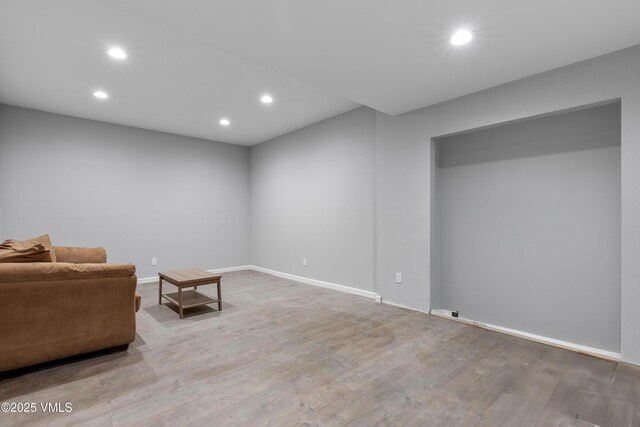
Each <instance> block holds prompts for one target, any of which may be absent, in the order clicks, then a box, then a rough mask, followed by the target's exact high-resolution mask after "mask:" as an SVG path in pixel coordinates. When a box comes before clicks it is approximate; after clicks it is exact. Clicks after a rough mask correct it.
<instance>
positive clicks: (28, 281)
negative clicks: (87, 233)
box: [0, 246, 140, 372]
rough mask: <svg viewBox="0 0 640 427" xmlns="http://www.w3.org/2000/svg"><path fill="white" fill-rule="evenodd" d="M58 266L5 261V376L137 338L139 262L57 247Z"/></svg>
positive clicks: (1, 334) (0, 327) (1, 272)
mask: <svg viewBox="0 0 640 427" xmlns="http://www.w3.org/2000/svg"><path fill="white" fill-rule="evenodd" d="M53 251H54V252H55V255H56V258H57V262H16V263H14V262H9V263H6V262H5V263H0V372H2V371H7V370H11V369H16V368H21V367H24V366H29V365H34V364H37V363H41V362H46V361H50V360H55V359H59V358H63V357H67V356H72V355H76V354H81V353H87V352H92V351H96V350H101V349H107V348H120V349H122V348H124V346H126V345H128V344H129V343H130V342H132V341H133V340H134V339H135V334H136V319H135V313H136V311H137V310H138V309H139V308H140V297H139V296H138V295H137V294H136V282H137V279H136V275H135V271H136V269H135V266H134V265H133V264H107V263H106V260H107V256H106V252H105V251H104V249H102V248H72V247H60V246H58V247H53Z"/></svg>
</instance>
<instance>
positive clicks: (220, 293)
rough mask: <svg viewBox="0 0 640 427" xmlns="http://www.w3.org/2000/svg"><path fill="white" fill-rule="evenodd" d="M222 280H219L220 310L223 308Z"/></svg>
mask: <svg viewBox="0 0 640 427" xmlns="http://www.w3.org/2000/svg"><path fill="white" fill-rule="evenodd" d="M221 282H222V280H218V311H221V310H222V283H221Z"/></svg>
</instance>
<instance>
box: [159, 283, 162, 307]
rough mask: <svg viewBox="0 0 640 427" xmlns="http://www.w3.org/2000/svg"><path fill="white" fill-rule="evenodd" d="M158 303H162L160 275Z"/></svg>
mask: <svg viewBox="0 0 640 427" xmlns="http://www.w3.org/2000/svg"><path fill="white" fill-rule="evenodd" d="M158 284H159V286H158V304H162V277H160V276H158Z"/></svg>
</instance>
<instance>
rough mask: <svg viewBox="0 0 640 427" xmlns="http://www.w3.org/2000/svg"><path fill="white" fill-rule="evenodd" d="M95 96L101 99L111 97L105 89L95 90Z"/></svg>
mask: <svg viewBox="0 0 640 427" xmlns="http://www.w3.org/2000/svg"><path fill="white" fill-rule="evenodd" d="M93 96H95V97H96V98H99V99H107V98H108V97H109V94H108V93H107V92H105V91H103V90H97V91H95V92H93Z"/></svg>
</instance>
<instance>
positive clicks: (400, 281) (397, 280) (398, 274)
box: [396, 273, 402, 283]
mask: <svg viewBox="0 0 640 427" xmlns="http://www.w3.org/2000/svg"><path fill="white" fill-rule="evenodd" d="M396 283H402V273H396Z"/></svg>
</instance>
